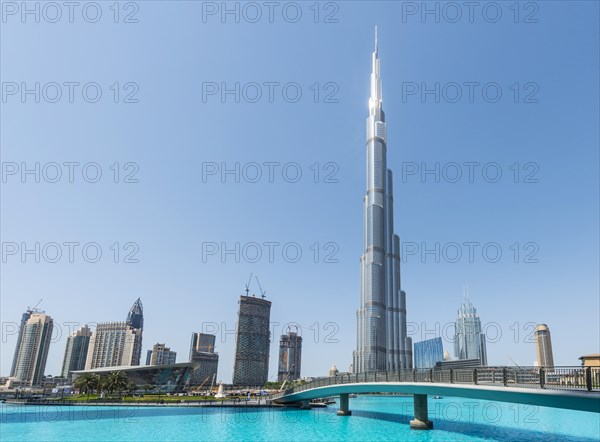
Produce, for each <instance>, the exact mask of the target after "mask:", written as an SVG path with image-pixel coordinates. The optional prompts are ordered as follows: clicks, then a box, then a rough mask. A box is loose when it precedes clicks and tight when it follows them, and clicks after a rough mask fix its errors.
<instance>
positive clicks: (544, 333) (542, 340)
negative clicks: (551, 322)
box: [535, 324, 554, 368]
mask: <svg viewBox="0 0 600 442" xmlns="http://www.w3.org/2000/svg"><path fill="white" fill-rule="evenodd" d="M535 347H536V350H537V363H538V366H539V367H547V368H554V357H553V356H552V341H551V339H550V329H549V328H548V326H547V325H546V324H539V325H538V326H537V327H536V328H535Z"/></svg>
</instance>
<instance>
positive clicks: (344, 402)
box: [337, 393, 352, 416]
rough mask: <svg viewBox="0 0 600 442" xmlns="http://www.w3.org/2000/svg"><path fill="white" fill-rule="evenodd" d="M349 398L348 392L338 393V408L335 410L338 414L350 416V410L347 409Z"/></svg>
mask: <svg viewBox="0 0 600 442" xmlns="http://www.w3.org/2000/svg"><path fill="white" fill-rule="evenodd" d="M349 403H350V399H349V398H348V393H342V394H340V409H339V410H338V412H337V415H338V416H350V415H351V414H352V412H351V411H350V409H349Z"/></svg>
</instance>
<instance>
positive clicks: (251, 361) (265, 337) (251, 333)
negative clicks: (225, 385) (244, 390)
mask: <svg viewBox="0 0 600 442" xmlns="http://www.w3.org/2000/svg"><path fill="white" fill-rule="evenodd" d="M239 305H240V309H239V311H238V315H239V316H238V324H237V334H236V342H235V363H234V366H233V384H234V385H243V386H263V385H265V383H266V382H267V378H268V374H269V348H270V345H271V342H270V336H271V334H270V331H269V321H270V319H271V301H267V300H265V299H259V298H255V297H253V296H241V297H240V301H239Z"/></svg>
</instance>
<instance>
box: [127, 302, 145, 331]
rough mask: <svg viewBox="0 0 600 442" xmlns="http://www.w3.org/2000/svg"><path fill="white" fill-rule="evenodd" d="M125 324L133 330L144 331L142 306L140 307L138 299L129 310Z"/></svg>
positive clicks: (140, 303)
mask: <svg viewBox="0 0 600 442" xmlns="http://www.w3.org/2000/svg"><path fill="white" fill-rule="evenodd" d="M127 322H128V323H129V325H131V326H132V327H133V328H139V329H141V330H143V329H144V306H143V305H142V300H141V299H140V298H138V299H136V300H135V302H134V303H133V305H132V306H131V308H130V309H129V313H128V314H127Z"/></svg>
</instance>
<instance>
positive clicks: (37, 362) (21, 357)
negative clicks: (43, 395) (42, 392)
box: [14, 312, 54, 386]
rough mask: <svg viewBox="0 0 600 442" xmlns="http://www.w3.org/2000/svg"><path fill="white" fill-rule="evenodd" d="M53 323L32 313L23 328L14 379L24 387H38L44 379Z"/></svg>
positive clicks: (44, 315) (42, 316) (39, 314)
mask: <svg viewBox="0 0 600 442" xmlns="http://www.w3.org/2000/svg"><path fill="white" fill-rule="evenodd" d="M53 327H54V321H53V320H52V318H51V317H50V316H48V315H46V314H45V313H42V312H32V313H31V315H30V316H29V318H28V319H27V321H26V322H25V324H24V327H23V333H22V336H21V339H20V345H19V351H18V353H17V355H16V360H15V363H14V365H15V371H14V378H15V379H16V380H18V381H21V382H23V383H25V384H26V385H31V386H35V385H40V384H41V382H42V380H43V378H44V370H45V369H46V361H47V360H48V350H49V348H50V341H51V340H52V329H53Z"/></svg>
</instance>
